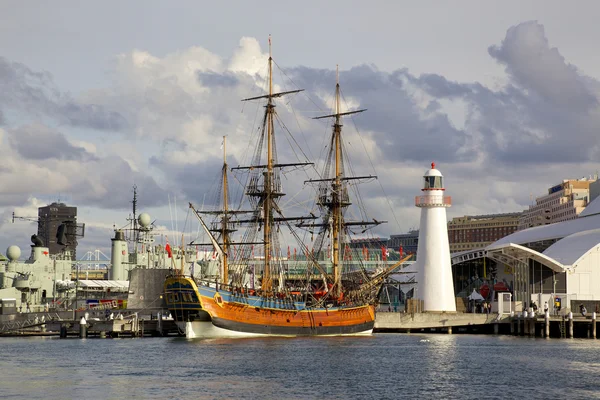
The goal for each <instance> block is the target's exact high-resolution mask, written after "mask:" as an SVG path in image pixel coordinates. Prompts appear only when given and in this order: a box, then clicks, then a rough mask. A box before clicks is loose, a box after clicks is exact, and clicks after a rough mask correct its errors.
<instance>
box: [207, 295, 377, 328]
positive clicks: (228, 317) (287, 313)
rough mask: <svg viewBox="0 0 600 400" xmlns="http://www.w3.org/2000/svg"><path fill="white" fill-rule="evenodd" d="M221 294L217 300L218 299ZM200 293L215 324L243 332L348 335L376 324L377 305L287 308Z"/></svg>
mask: <svg viewBox="0 0 600 400" xmlns="http://www.w3.org/2000/svg"><path fill="white" fill-rule="evenodd" d="M215 297H217V300H216V299H215ZM219 297H220V296H219V295H216V296H214V297H208V296H202V295H201V296H200V302H201V303H202V309H203V310H205V311H206V312H208V313H209V314H210V316H211V318H212V323H213V325H215V326H217V327H219V328H223V329H229V330H233V331H239V332H247V333H257V334H273V335H344V334H358V333H365V332H370V331H372V329H373V325H374V323H375V307H374V306H372V305H363V306H358V307H348V308H331V309H317V310H314V309H305V310H294V309H288V310H284V309H281V308H275V307H273V308H270V307H254V306H251V305H248V304H244V303H243V302H241V301H240V302H237V301H229V302H228V301H224V300H223V299H222V298H220V299H219Z"/></svg>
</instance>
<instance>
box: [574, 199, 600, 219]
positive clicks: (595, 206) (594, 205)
mask: <svg viewBox="0 0 600 400" xmlns="http://www.w3.org/2000/svg"><path fill="white" fill-rule="evenodd" d="M594 214H600V196H598V197H596V198H595V199H594V200H592V202H591V203H590V204H588V205H587V207H585V208H584V210H583V211H582V212H581V213H580V214H579V217H580V218H581V217H589V216H590V215H594Z"/></svg>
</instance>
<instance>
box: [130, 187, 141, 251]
mask: <svg viewBox="0 0 600 400" xmlns="http://www.w3.org/2000/svg"><path fill="white" fill-rule="evenodd" d="M131 203H132V205H133V242H134V243H135V245H134V246H135V252H136V253H137V246H138V240H139V232H138V222H137V215H136V212H137V186H136V185H133V201H132V202H131Z"/></svg>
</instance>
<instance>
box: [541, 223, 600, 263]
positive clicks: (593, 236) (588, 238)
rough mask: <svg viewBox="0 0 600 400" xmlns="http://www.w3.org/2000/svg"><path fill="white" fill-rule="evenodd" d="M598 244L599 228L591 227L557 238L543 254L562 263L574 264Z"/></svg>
mask: <svg viewBox="0 0 600 400" xmlns="http://www.w3.org/2000/svg"><path fill="white" fill-rule="evenodd" d="M598 244H600V229H592V230H589V231H584V232H577V233H574V234H572V235H569V236H567V237H565V238H563V239H561V240H559V241H558V242H556V243H554V244H553V245H552V246H550V247H548V248H547V249H546V250H545V251H544V254H545V255H546V256H548V257H551V258H553V259H554V260H556V261H558V262H560V263H561V264H563V265H573V266H576V264H577V262H578V261H579V260H580V259H581V258H582V257H584V256H585V255H586V254H587V253H588V252H589V251H590V250H592V249H593V248H594V247H596V246H597V245H598Z"/></svg>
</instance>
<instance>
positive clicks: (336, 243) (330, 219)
mask: <svg viewBox="0 0 600 400" xmlns="http://www.w3.org/2000/svg"><path fill="white" fill-rule="evenodd" d="M340 98H341V91H340V80H339V69H338V68H336V86H335V109H334V113H333V114H330V115H324V116H320V117H315V118H314V119H322V118H334V124H333V135H332V138H331V142H330V146H331V147H330V152H329V156H328V160H329V161H328V162H327V163H326V168H325V172H324V174H323V176H324V178H322V179H311V180H308V181H306V182H319V184H320V185H321V187H320V189H319V198H318V204H319V205H320V206H321V207H322V208H323V209H325V210H327V212H326V213H325V215H326V216H327V217H326V218H327V220H326V221H323V223H300V224H297V226H299V227H309V228H315V227H320V228H321V231H320V232H319V237H318V238H317V241H316V243H321V244H322V243H323V238H324V235H325V234H326V232H330V233H331V242H332V243H331V244H332V247H333V249H332V250H333V254H332V272H333V287H332V291H331V293H332V295H333V296H334V297H339V296H340V294H341V292H342V262H341V260H340V258H341V257H340V249H341V247H342V245H343V242H344V240H343V238H344V234H345V233H346V229H347V227H349V226H360V227H363V228H364V229H365V230H366V229H367V227H368V226H373V225H379V224H380V223H382V222H385V221H376V220H373V221H372V222H371V221H352V222H349V221H345V220H344V210H345V209H346V208H347V207H348V206H350V205H351V203H350V199H349V197H348V189H347V181H350V180H362V179H374V178H376V177H375V176H372V175H369V176H356V177H347V176H345V174H344V154H343V147H342V144H343V141H342V116H345V115H352V114H356V113H361V112H363V111H366V110H365V109H361V110H355V111H347V112H341V106H340ZM331 166H332V167H333V171H332V170H331V169H330V167H331Z"/></svg>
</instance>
